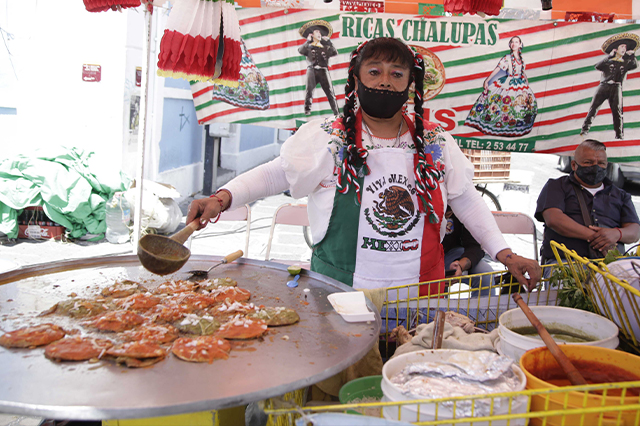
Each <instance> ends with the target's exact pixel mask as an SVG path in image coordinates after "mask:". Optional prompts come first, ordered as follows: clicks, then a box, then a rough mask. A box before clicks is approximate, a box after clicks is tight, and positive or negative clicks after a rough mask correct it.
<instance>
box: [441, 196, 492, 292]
mask: <svg viewBox="0 0 640 426" xmlns="http://www.w3.org/2000/svg"><path fill="white" fill-rule="evenodd" d="M444 217H445V219H446V220H447V233H446V234H445V236H444V238H443V240H442V247H443V248H444V266H445V268H447V269H448V270H449V271H455V272H454V273H453V276H450V275H447V278H452V277H458V276H461V275H462V273H463V272H464V271H469V274H470V275H471V274H482V273H484V272H493V268H492V267H491V265H489V263H488V262H487V261H486V260H484V259H483V258H484V251H483V250H482V247H480V243H478V242H477V241H476V240H475V239H474V238H473V236H472V235H471V233H470V232H469V231H468V230H467V228H465V227H464V225H463V224H462V223H461V222H460V221H459V220H458V218H457V217H456V216H455V215H454V214H453V212H452V211H451V209H450V208H449V207H447V211H446V213H445V214H444ZM492 279H493V275H485V276H483V277H482V289H481V290H480V292H479V293H480V295H481V296H486V295H488V294H489V292H490V289H489V286H490V285H491V284H492ZM462 282H463V283H465V284H469V279H468V278H467V279H463V280H462ZM478 287H480V277H474V278H473V279H472V280H471V288H478ZM471 295H472V296H478V292H477V291H474V292H472V293H471Z"/></svg>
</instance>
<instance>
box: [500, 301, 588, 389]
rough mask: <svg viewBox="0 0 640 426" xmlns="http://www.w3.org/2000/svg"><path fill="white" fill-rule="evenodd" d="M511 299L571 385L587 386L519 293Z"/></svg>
mask: <svg viewBox="0 0 640 426" xmlns="http://www.w3.org/2000/svg"><path fill="white" fill-rule="evenodd" d="M512 297H513V300H514V301H515V302H516V303H517V304H518V306H519V307H520V309H522V312H524V314H525V315H526V317H527V319H528V320H529V322H530V323H531V325H533V326H534V327H535V329H536V331H537V332H538V334H539V335H540V337H541V338H542V341H543V342H544V344H545V345H547V348H548V349H549V352H551V355H553V357H554V358H555V359H556V361H557V362H558V364H560V367H562V370H564V372H565V374H566V375H567V377H568V378H569V381H570V382H571V384H572V385H574V386H578V385H588V384H589V383H587V381H586V380H585V379H584V377H582V374H580V372H579V371H578V369H577V368H576V367H575V366H574V365H573V364H572V363H571V361H570V360H569V358H568V357H567V356H566V355H565V354H564V352H562V350H561V349H560V347H559V346H558V344H557V343H556V341H555V340H553V337H551V335H550V334H549V332H548V331H547V329H546V328H545V327H544V325H542V323H541V322H540V320H539V319H538V317H536V315H535V314H534V313H533V311H532V310H531V309H530V308H529V306H528V305H527V304H526V302H525V301H524V299H523V298H522V296H520V294H519V293H516V294H514V295H513V296H512Z"/></svg>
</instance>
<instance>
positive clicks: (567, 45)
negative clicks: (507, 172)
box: [192, 8, 640, 161]
mask: <svg viewBox="0 0 640 426" xmlns="http://www.w3.org/2000/svg"><path fill="white" fill-rule="evenodd" d="M238 18H239V20H240V27H241V31H242V39H243V40H244V42H245V44H246V46H247V49H248V51H249V53H250V55H251V57H252V59H253V61H254V62H255V65H256V66H257V68H258V69H259V70H260V72H261V73H262V75H264V78H265V79H266V82H267V84H268V93H263V95H264V96H268V99H269V108H268V109H266V110H259V109H257V108H256V109H251V108H252V107H251V106H250V105H249V106H248V107H245V108H241V107H237V106H233V105H230V104H227V103H224V102H222V101H220V100H215V99H213V98H212V96H211V94H212V92H214V91H215V90H214V89H215V88H214V87H213V86H212V85H211V84H209V83H194V84H192V91H193V97H194V102H195V105H196V112H197V114H198V120H199V122H200V123H201V124H204V123H207V122H230V123H242V124H255V125H260V126H269V127H277V128H285V129H293V128H297V127H299V126H300V125H301V124H302V123H304V122H306V121H308V120H311V119H315V118H318V117H322V116H329V115H331V114H333V113H334V112H335V111H336V109H337V110H339V111H342V107H343V105H344V85H345V83H346V78H347V66H348V61H349V54H350V53H351V51H353V50H354V49H355V48H356V47H357V45H358V44H359V43H361V42H363V41H365V40H368V39H371V38H375V37H379V36H387V37H396V38H399V39H401V40H403V41H405V42H406V43H407V44H409V45H411V46H413V47H414V48H416V49H417V50H418V51H419V52H421V53H422V54H423V56H424V57H425V62H426V65H427V73H426V77H425V100H426V102H425V114H424V115H425V117H426V118H427V119H429V120H431V121H433V122H436V123H439V124H440V125H442V127H443V128H444V129H445V130H447V131H448V132H449V133H451V134H452V135H453V136H454V137H455V138H456V140H457V142H458V144H459V145H460V146H461V147H462V148H470V149H485V150H494V151H511V152H543V153H558V154H559V153H565V152H570V151H572V150H573V149H575V147H576V146H577V144H579V143H580V142H581V141H582V140H584V139H585V138H592V139H596V140H599V141H601V142H604V143H605V144H606V145H607V153H608V156H609V159H610V160H611V161H640V129H639V127H640V79H639V77H640V70H639V69H638V68H637V61H636V59H635V50H636V48H637V47H638V46H637V45H638V40H639V36H638V35H639V34H640V25H638V24H612V23H591V22H553V21H540V20H504V19H495V18H494V19H490V18H487V19H482V18H480V17H477V16H461V17H450V18H425V17H420V16H417V17H414V16H410V15H394V14H383V13H376V14H363V13H352V12H340V11H335V10H326V11H322V10H296V9H272V8H269V9H266V8H264V9H259V8H256V9H239V10H238ZM263 88H264V87H263ZM238 90H239V91H240V92H239V93H238V95H239V96H240V97H243V96H245V97H246V98H247V100H248V101H251V99H252V98H251V97H252V96H256V92H257V91H256V90H252V88H251V86H250V84H248V85H247V87H245V88H244V89H243V88H242V87H241V88H239V89H238ZM263 92H264V90H263ZM410 101H411V100H410ZM249 103H250V102H249ZM409 111H411V106H410V107H409Z"/></svg>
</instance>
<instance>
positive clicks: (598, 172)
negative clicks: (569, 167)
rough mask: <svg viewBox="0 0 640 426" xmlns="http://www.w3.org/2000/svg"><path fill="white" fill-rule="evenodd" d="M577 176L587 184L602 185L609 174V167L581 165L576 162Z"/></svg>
mask: <svg viewBox="0 0 640 426" xmlns="http://www.w3.org/2000/svg"><path fill="white" fill-rule="evenodd" d="M576 166H578V167H577V168H576V176H578V177H579V178H580V180H581V181H583V182H584V183H586V184H587V185H600V183H602V181H603V180H604V178H605V176H606V175H607V169H603V168H602V167H600V166H598V165H597V164H594V165H593V166H588V167H586V166H581V165H580V164H578V163H576Z"/></svg>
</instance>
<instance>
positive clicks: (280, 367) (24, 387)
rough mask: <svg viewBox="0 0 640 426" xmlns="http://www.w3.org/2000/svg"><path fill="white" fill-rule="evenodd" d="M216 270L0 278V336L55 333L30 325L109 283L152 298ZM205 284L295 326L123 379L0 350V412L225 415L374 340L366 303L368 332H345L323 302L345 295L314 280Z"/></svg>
mask: <svg viewBox="0 0 640 426" xmlns="http://www.w3.org/2000/svg"><path fill="white" fill-rule="evenodd" d="M219 260H221V258H219V257H216V256H191V258H190V259H189V262H187V264H186V265H185V266H184V267H183V268H182V269H181V270H180V271H178V272H176V273H175V274H172V275H169V276H165V277H159V276H157V275H153V274H151V273H150V272H148V271H146V270H145V269H143V268H142V266H141V265H140V263H139V261H138V258H137V257H136V256H117V257H100V258H94V259H84V260H78V261H69V262H57V263H55V264H43V265H36V266H33V267H30V268H26V269H20V270H16V271H10V272H7V273H4V274H0V284H2V285H0V331H11V330H14V329H16V328H19V327H21V326H25V325H30V324H37V323H42V322H55V323H60V321H59V320H60V319H63V320H64V318H63V317H59V316H55V317H52V316H47V317H37V316H36V315H37V314H38V313H39V312H42V311H44V310H45V309H47V308H49V307H51V306H52V305H53V304H55V303H56V302H58V301H60V300H64V299H66V298H68V297H69V295H70V294H72V293H76V294H77V295H78V297H83V296H84V297H90V296H94V295H96V294H97V293H98V291H99V289H100V288H102V287H104V286H106V285H107V284H110V283H113V282H114V281H115V280H116V279H130V280H135V281H138V282H140V283H142V284H143V285H145V286H146V287H148V288H153V287H154V286H155V285H157V284H159V283H161V282H163V281H165V280H167V279H185V278H186V277H187V274H186V271H188V270H191V269H206V268H207V267H208V266H210V265H211V264H212V262H214V261H219ZM213 277H230V278H232V279H235V280H237V281H238V283H239V286H241V287H244V288H247V289H249V290H251V292H252V294H253V296H252V299H251V301H252V302H254V303H257V304H264V305H265V306H288V307H292V308H294V309H295V310H296V311H297V312H298V313H299V315H300V318H301V320H300V322H299V323H298V324H296V325H293V326H286V327H278V328H271V329H270V331H269V333H268V334H267V336H266V338H265V339H264V340H263V341H254V342H253V343H252V344H249V345H248V346H246V347H245V348H240V349H242V350H232V352H231V356H230V358H229V359H228V360H217V361H215V362H214V363H213V364H196V363H188V362H184V361H181V360H178V359H177V358H176V357H175V356H173V355H169V356H168V357H167V359H166V360H164V361H161V362H160V363H158V364H155V365H154V366H152V367H150V368H141V369H127V368H124V367H120V366H116V365H115V364H113V363H111V362H109V361H99V362H98V363H95V364H90V363H87V362H82V363H75V362H72V363H55V362H52V361H50V360H48V359H47V358H45V357H44V354H43V352H44V350H43V349H42V348H36V349H11V350H10V349H5V348H3V347H0V378H1V379H0V412H3V413H11V414H22V415H37V416H44V417H48V418H57V419H76V420H103V419H104V420H106V419H125V418H147V417H155V416H166V415H172V414H182V413H190V412H197V411H205V410H210V409H218V408H225V407H232V406H237V405H241V404H246V403H249V402H253V401H258V400H261V399H265V398H269V397H273V396H277V395H282V394H284V393H286V392H289V391H292V390H295V389H299V388H303V387H306V386H309V385H311V384H313V383H317V382H318V381H321V380H323V379H326V378H328V377H330V376H332V375H334V374H335V373H338V372H339V371H341V370H343V369H344V368H346V367H347V366H349V365H351V364H353V363H354V362H356V361H357V360H359V359H360V358H362V357H363V356H364V355H365V353H366V352H367V351H368V350H369V349H370V348H371V347H372V346H373V345H374V344H375V343H376V342H377V340H378V333H379V331H380V315H379V314H378V312H377V310H376V308H375V307H374V306H373V305H371V303H370V302H368V303H369V308H370V309H371V310H372V311H373V312H375V313H376V320H375V322H371V323H347V322H345V321H344V320H343V319H342V317H340V315H338V314H337V313H336V312H335V311H334V310H333V308H332V307H331V305H330V304H329V302H328V301H327V296H328V295H329V294H331V293H334V292H338V291H351V290H352V289H351V288H350V287H348V286H345V285H344V284H342V283H339V282H338V281H335V280H333V279H330V278H328V277H325V276H324V275H321V274H317V273H314V272H308V271H303V272H302V273H301V277H300V280H299V286H298V287H297V288H294V289H291V288H288V287H287V286H286V282H287V281H288V280H290V279H291V277H290V275H289V274H288V272H287V270H286V266H285V265H280V264H277V263H272V262H263V261H256V260H250V259H239V260H238V261H236V262H235V263H232V264H229V265H224V266H220V267H218V268H216V269H215V270H214V271H212V274H211V275H210V278H213ZM304 289H309V290H310V291H308V292H305V291H304ZM305 295H306V298H305ZM52 320H55V321H52ZM61 325H63V326H64V324H61ZM254 348H255V350H254Z"/></svg>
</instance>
